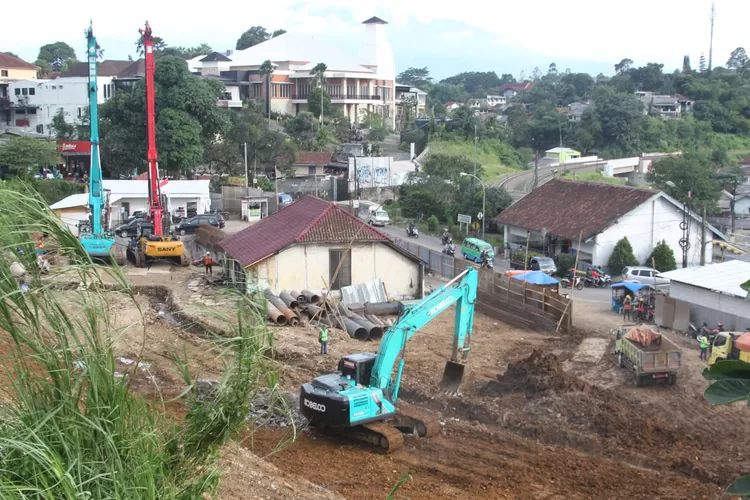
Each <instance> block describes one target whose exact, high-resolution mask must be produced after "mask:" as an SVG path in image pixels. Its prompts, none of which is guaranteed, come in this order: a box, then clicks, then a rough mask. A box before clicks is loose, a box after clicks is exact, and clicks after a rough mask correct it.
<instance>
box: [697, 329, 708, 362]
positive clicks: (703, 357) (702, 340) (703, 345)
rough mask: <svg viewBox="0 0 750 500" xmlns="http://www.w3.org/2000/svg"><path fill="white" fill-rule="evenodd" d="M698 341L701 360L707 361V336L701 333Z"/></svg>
mask: <svg viewBox="0 0 750 500" xmlns="http://www.w3.org/2000/svg"><path fill="white" fill-rule="evenodd" d="M698 342H700V344H701V361H708V338H707V337H706V336H705V335H701V336H700V337H699V338H698Z"/></svg>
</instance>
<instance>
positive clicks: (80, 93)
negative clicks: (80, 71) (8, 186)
mask: <svg viewBox="0 0 750 500" xmlns="http://www.w3.org/2000/svg"><path fill="white" fill-rule="evenodd" d="M112 80H113V78H112V77H106V76H104V77H102V76H100V77H98V87H99V88H98V92H97V102H98V103H99V104H103V103H105V102H106V101H108V100H109V99H111V98H112V97H113V96H114V93H115V87H114V83H113V81H112ZM8 90H9V92H8V93H9V98H10V100H11V102H12V104H13V106H12V108H11V125H10V127H8V128H9V130H10V131H19V132H25V133H36V134H40V135H46V136H52V135H54V131H53V130H52V129H51V125H52V119H53V118H54V117H55V115H56V114H57V113H58V112H59V110H62V111H63V113H65V120H66V121H67V122H68V123H77V124H80V123H81V122H82V120H85V119H88V110H87V108H88V106H89V89H88V78H87V77H82V76H81V77H79V76H77V77H68V78H56V79H54V80H41V79H30V80H17V81H15V82H11V83H10V85H9V88H8Z"/></svg>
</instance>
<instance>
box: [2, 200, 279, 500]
mask: <svg viewBox="0 0 750 500" xmlns="http://www.w3.org/2000/svg"><path fill="white" fill-rule="evenodd" d="M37 233H43V234H45V235H46V236H47V246H49V247H55V248H58V249H59V252H61V253H63V254H65V255H66V256H67V257H69V258H70V259H71V265H70V266H67V267H66V268H65V269H64V270H62V271H61V273H62V274H63V277H62V280H63V281H72V280H75V282H80V283H82V284H83V286H82V287H79V288H80V290H79V291H78V292H77V293H76V296H77V297H80V300H79V302H80V303H79V307H78V313H76V314H73V313H71V312H70V311H69V310H68V309H67V306H66V305H64V304H63V303H62V302H61V301H60V299H59V296H60V294H59V293H53V290H52V288H51V287H50V286H49V284H48V283H49V281H48V280H42V279H41V277H40V276H39V273H38V270H37V267H36V265H35V244H34V236H35V235H36V234H37ZM17 248H21V249H22V250H23V255H20V254H19V252H18V251H17V250H16V249H17ZM19 260H20V261H21V262H22V264H23V265H24V266H25V268H26V270H27V271H28V272H29V274H30V284H31V290H30V292H29V293H26V294H24V293H22V292H21V291H20V289H19V284H18V282H17V280H16V278H14V277H13V276H12V275H11V272H10V269H9V266H10V264H11V263H12V262H13V261H19ZM104 273H109V274H110V275H111V276H112V277H114V279H115V280H116V282H117V283H118V284H119V288H120V289H121V292H120V293H123V294H125V295H127V296H129V297H131V298H132V299H134V294H133V290H132V289H131V288H130V286H129V285H128V283H127V281H126V280H125V278H124V276H123V275H122V273H121V271H120V270H118V269H112V268H107V269H105V268H102V267H99V266H97V265H95V264H93V263H92V262H91V261H90V260H89V259H88V257H87V255H86V253H85V251H84V250H83V248H82V247H81V246H80V244H79V243H78V241H77V239H76V238H75V237H74V236H73V235H72V234H71V233H70V232H69V231H68V230H67V229H66V228H64V226H63V224H61V222H60V220H59V219H58V218H57V217H56V216H55V215H54V214H52V213H51V212H50V211H49V210H48V208H47V205H46V203H45V202H44V201H43V200H42V199H41V198H40V197H39V195H38V194H37V193H36V192H34V191H33V190H31V189H26V190H20V191H17V190H8V189H1V188H0V353H2V358H0V368H1V370H2V371H1V372H0V377H5V378H7V379H8V383H7V387H0V393H1V395H0V397H4V399H5V400H6V401H7V404H3V405H2V406H0V422H1V424H0V498H35V499H36V498H38V499H81V498H90V499H99V498H122V499H126V498H127V499H132V498H139V499H165V498H167V499H169V498H196V497H197V498H200V497H201V495H204V494H211V493H212V492H213V491H214V490H215V488H216V487H217V485H218V481H219V473H218V470H217V468H216V463H217V458H218V450H219V448H220V447H221V446H222V445H223V444H225V443H226V442H227V441H228V440H229V439H230V438H231V437H232V436H233V435H235V434H236V433H237V432H239V431H241V430H242V429H243V428H244V426H245V419H246V417H247V416H248V414H249V407H248V398H247V395H248V392H250V391H251V390H253V388H254V387H258V386H261V385H265V384H266V383H268V382H270V383H275V381H276V377H275V374H274V372H273V371H272V370H268V369H267V366H266V364H265V363H266V362H265V359H266V358H265V354H266V353H267V349H268V348H269V344H270V338H269V336H268V335H269V334H268V332H267V330H266V329H265V327H264V326H263V325H264V324H265V321H264V317H265V314H264V308H265V305H264V304H262V303H259V302H255V301H253V299H250V298H244V299H240V300H244V303H242V304H241V306H240V307H238V322H237V325H238V326H237V327H236V329H235V330H234V332H233V336H232V337H231V338H227V339H226V340H225V342H226V348H227V349H230V350H231V353H232V354H233V356H231V361H230V362H229V363H228V365H227V367H226V371H225V375H224V378H223V379H222V381H221V384H220V386H219V390H218V394H217V397H216V399H215V400H213V401H208V402H197V401H196V400H195V399H194V398H192V397H190V394H191V393H190V388H191V387H192V379H191V376H190V373H189V370H188V369H187V365H186V364H185V362H184V360H182V361H180V360H179V359H175V362H176V365H177V368H178V369H179V370H181V372H182V374H183V376H184V379H185V382H186V387H187V389H186V395H187V396H188V398H187V400H188V410H187V414H186V416H185V418H184V419H183V420H182V421H181V422H180V423H177V422H176V421H175V420H174V419H173V418H172V417H170V416H169V415H167V414H165V413H164V411H163V410H162V407H161V406H160V405H159V404H158V402H156V403H155V402H153V401H147V400H144V399H143V398H141V397H140V396H138V395H137V394H134V393H132V392H131V391H130V384H131V380H132V378H133V377H132V375H133V372H130V373H126V374H125V376H124V377H122V378H116V377H115V376H114V372H115V359H114V353H113V341H112V338H113V335H114V334H116V332H115V331H114V330H113V324H112V322H111V321H110V319H111V318H112V315H113V314H115V312H114V311H110V310H109V307H108V303H107V293H112V292H104V291H102V288H100V287H98V286H97V285H98V284H101V283H102V279H103V276H104ZM71 295H72V294H71ZM134 303H135V304H137V303H136V302H135V300H134ZM143 328H145V326H144V327H143ZM144 333H145V330H144ZM137 365H138V363H134V364H133V365H132V370H136V369H137ZM0 380H1V379H0Z"/></svg>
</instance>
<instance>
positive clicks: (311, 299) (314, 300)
mask: <svg viewBox="0 0 750 500" xmlns="http://www.w3.org/2000/svg"><path fill="white" fill-rule="evenodd" d="M302 295H303V296H304V297H305V301H306V302H307V303H308V304H312V305H314V306H317V305H320V303H321V302H322V299H321V298H320V295H318V294H317V293H313V292H311V291H310V290H302ZM298 300H299V299H298Z"/></svg>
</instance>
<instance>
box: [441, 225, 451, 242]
mask: <svg viewBox="0 0 750 500" xmlns="http://www.w3.org/2000/svg"><path fill="white" fill-rule="evenodd" d="M451 241H453V237H452V236H451V233H449V232H448V228H447V227H446V228H443V245H445V244H447V243H448V242H451Z"/></svg>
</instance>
